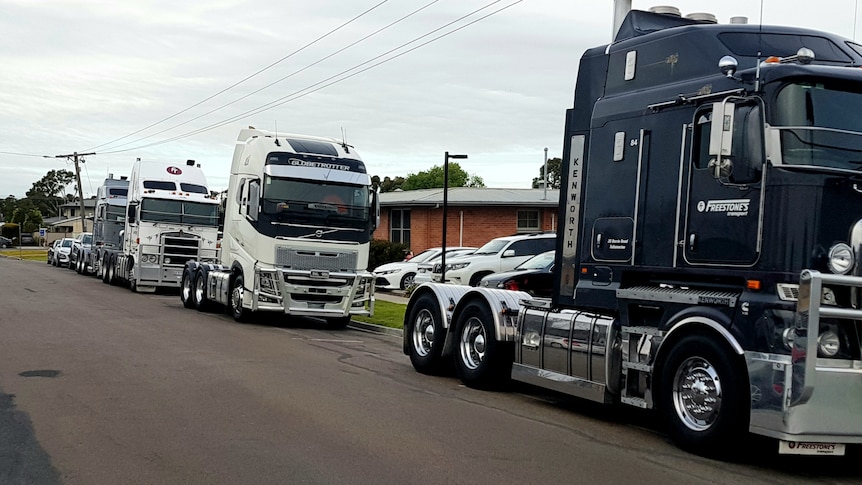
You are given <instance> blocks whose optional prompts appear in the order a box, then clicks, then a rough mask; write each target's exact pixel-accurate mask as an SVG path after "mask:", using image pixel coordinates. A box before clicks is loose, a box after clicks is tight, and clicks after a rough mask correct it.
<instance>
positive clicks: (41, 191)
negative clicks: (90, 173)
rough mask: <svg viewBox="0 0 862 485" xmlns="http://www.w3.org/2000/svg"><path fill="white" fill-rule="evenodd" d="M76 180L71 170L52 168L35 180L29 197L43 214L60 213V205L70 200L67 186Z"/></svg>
mask: <svg viewBox="0 0 862 485" xmlns="http://www.w3.org/2000/svg"><path fill="white" fill-rule="evenodd" d="M74 181H75V174H74V173H72V172H70V171H69V170H51V171H49V172H48V173H47V174H45V176H44V177H42V178H41V179H39V180H38V181H36V182H33V186H32V187H30V190H28V191H27V194H26V195H27V199H29V200H31V201H32V203H33V204H34V205H35V206H36V208H38V209H39V210H40V211H41V212H42V213H43V214H49V216H57V215H60V206H61V205H62V204H63V203H65V202H66V201H68V200H69V194H66V187H68V186H69V184H71V183H72V182H74ZM73 200H74V199H73Z"/></svg>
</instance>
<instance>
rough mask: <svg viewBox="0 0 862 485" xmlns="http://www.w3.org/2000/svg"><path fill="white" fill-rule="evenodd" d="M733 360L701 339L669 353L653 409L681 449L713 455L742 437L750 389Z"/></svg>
mask: <svg viewBox="0 0 862 485" xmlns="http://www.w3.org/2000/svg"><path fill="white" fill-rule="evenodd" d="M736 357H737V356H736V355H735V354H733V352H731V351H730V349H725V348H724V347H723V346H721V345H719V344H718V343H717V342H715V341H714V340H713V339H711V338H709V337H707V336H705V335H690V336H687V337H685V338H683V339H682V340H680V341H679V342H677V344H676V345H674V347H673V348H672V349H671V350H670V352H669V353H668V355H667V358H666V359H665V361H664V364H663V365H662V370H661V381H660V382H661V384H660V386H659V389H658V400H659V402H658V405H659V412H660V413H661V414H662V415H663V417H664V419H665V422H666V424H667V428H668V433H669V434H670V436H671V438H672V439H673V440H674V441H675V442H676V443H677V444H679V446H680V447H681V448H683V449H686V450H691V451H693V452H695V453H701V454H712V453H715V452H720V451H722V450H725V449H727V448H726V447H725V445H726V444H728V443H732V442H734V440H735V439H737V438H740V437H742V436H744V433H745V431H746V430H747V429H748V422H747V418H748V412H747V411H748V408H747V406H746V403H747V402H748V401H749V395H748V389H749V387H748V385H747V384H748V383H747V382H745V375H746V374H745V368H744V366H743V365H741V363H739V362H738V361H737V360H736ZM740 376H743V377H742V381H743V382H740Z"/></svg>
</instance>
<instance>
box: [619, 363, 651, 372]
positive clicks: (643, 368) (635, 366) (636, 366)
mask: <svg viewBox="0 0 862 485" xmlns="http://www.w3.org/2000/svg"><path fill="white" fill-rule="evenodd" d="M622 364H623V370H627V369H631V370H634V371H638V372H649V373H652V366H651V365H649V364H642V363H640V362H626V361H623V363H622Z"/></svg>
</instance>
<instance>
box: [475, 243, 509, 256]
mask: <svg viewBox="0 0 862 485" xmlns="http://www.w3.org/2000/svg"><path fill="white" fill-rule="evenodd" d="M508 243H509V241H506V240H504V239H493V240H491V241H488V242H487V243H485V245H484V246H482V247H481V248H479V249H477V250H476V252H475V253H473V254H497V253H499V252H500V250H501V249H503V248H504V247H506V244H508Z"/></svg>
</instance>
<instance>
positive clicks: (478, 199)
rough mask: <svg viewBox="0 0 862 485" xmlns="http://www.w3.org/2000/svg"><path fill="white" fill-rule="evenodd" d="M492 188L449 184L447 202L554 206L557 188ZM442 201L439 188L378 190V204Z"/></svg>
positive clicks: (556, 204) (435, 202)
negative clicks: (546, 189) (382, 191)
mask: <svg viewBox="0 0 862 485" xmlns="http://www.w3.org/2000/svg"><path fill="white" fill-rule="evenodd" d="M544 197H545V189H492V188H487V187H483V188H476V187H453V188H450V189H449V194H448V196H447V199H448V204H449V205H455V206H489V205H490V206H533V207H557V206H558V204H559V198H560V191H559V190H558V189H548V192H547V198H544ZM442 203H443V189H419V190H400V191H395V192H384V193H381V194H380V205H381V206H382V207H392V206H436V205H439V204H442Z"/></svg>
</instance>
